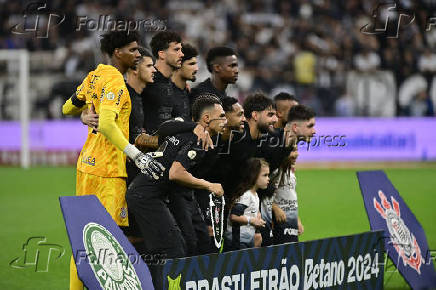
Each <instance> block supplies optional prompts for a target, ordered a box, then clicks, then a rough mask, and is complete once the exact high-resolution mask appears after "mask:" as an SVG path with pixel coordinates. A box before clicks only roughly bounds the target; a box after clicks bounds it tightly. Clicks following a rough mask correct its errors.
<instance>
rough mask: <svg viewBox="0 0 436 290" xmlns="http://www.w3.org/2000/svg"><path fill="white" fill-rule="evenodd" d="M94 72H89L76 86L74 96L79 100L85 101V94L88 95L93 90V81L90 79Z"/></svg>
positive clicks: (92, 77)
mask: <svg viewBox="0 0 436 290" xmlns="http://www.w3.org/2000/svg"><path fill="white" fill-rule="evenodd" d="M94 78H95V76H94V72H93V71H92V72H90V73H89V74H88V75H87V76H86V78H85V79H84V80H83V82H82V83H81V84H80V85H79V86H78V87H77V89H76V98H77V99H78V100H79V101H82V102H86V96H89V95H91V94H92V92H93V91H94V90H95V87H93V83H94V82H91V80H92V79H94Z"/></svg>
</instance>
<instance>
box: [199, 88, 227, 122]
mask: <svg viewBox="0 0 436 290" xmlns="http://www.w3.org/2000/svg"><path fill="white" fill-rule="evenodd" d="M215 104H217V105H222V103H221V101H220V99H219V98H218V97H217V96H216V95H214V94H201V95H199V96H198V97H197V98H196V99H195V101H194V103H193V104H192V119H193V120H194V122H198V121H199V120H200V117H201V114H203V112H204V110H206V109H207V108H209V107H213V106H214V105H215Z"/></svg>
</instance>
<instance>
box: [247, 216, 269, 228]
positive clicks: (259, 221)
mask: <svg viewBox="0 0 436 290" xmlns="http://www.w3.org/2000/svg"><path fill="white" fill-rule="evenodd" d="M250 224H251V225H252V226H255V227H256V228H264V227H265V224H266V222H265V221H264V220H263V219H261V218H258V217H256V218H251V219H250Z"/></svg>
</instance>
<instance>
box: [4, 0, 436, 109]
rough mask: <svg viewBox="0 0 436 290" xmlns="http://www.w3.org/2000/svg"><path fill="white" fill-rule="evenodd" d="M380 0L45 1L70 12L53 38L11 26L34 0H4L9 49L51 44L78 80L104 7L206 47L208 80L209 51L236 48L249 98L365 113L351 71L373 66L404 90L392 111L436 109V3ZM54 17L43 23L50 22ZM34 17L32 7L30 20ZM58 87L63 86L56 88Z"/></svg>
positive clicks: (88, 65) (89, 62)
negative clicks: (280, 96)
mask: <svg viewBox="0 0 436 290" xmlns="http://www.w3.org/2000/svg"><path fill="white" fill-rule="evenodd" d="M381 2H383V1H378V0H367V1H359V0H347V1H332V0H253V1H249V0H224V1H211V0H202V1H201V0H197V1H183V0H180V1H174V0H167V1H165V0H159V1H157V0H149V1H136V0H121V1H115V0H112V1H111V0H106V1H88V0H84V1H80V0H66V1H60V0H57V1H56V0H54V1H46V2H45V3H46V4H47V6H46V8H44V9H41V10H40V11H49V12H50V13H54V14H56V15H61V16H62V15H65V19H64V21H63V22H62V23H61V24H60V25H58V26H56V25H53V23H54V21H55V20H56V17H55V16H54V17H53V18H52V23H51V24H52V26H51V27H50V31H49V33H48V35H49V37H47V38H43V37H41V38H36V37H35V34H34V33H24V34H21V35H17V34H12V33H11V27H13V26H14V25H15V24H17V23H23V10H25V8H26V5H27V3H28V2H24V1H6V0H0V7H1V9H0V49H17V48H27V49H29V50H31V51H52V52H53V59H54V60H53V63H58V64H59V65H48V64H47V67H48V68H50V69H51V70H53V71H57V72H62V73H63V74H64V75H65V80H66V81H67V82H68V81H70V82H73V80H74V81H76V80H78V79H80V78H81V77H83V76H84V75H85V74H86V73H87V72H88V71H89V70H91V69H93V68H94V67H95V65H96V63H98V62H101V61H102V59H101V56H100V53H99V51H98V50H97V49H96V47H98V36H99V35H100V34H101V33H102V32H101V31H98V29H89V27H81V28H80V29H78V27H79V25H78V19H84V18H83V17H87V18H86V19H95V20H98V19H99V17H101V16H102V15H107V16H108V17H111V18H112V19H132V20H136V19H143V20H146V25H143V26H142V30H140V33H141V34H142V35H143V37H144V38H143V39H144V45H146V44H147V43H148V42H149V40H150V39H151V36H152V35H153V34H154V33H155V32H156V31H158V30H162V29H171V30H175V31H177V32H179V33H180V34H181V35H182V36H183V39H184V41H186V42H189V43H191V44H193V45H195V46H197V48H198V49H199V51H200V56H201V57H200V60H201V61H202V62H200V67H201V70H200V72H199V74H198V78H197V80H198V81H200V82H201V81H203V80H204V79H205V78H207V70H206V67H205V65H204V56H205V54H206V52H207V50H208V49H209V48H210V47H213V46H216V45H227V46H231V47H233V48H234V49H235V50H236V51H237V53H238V60H239V65H240V78H239V80H238V83H237V85H236V86H235V87H234V88H233V90H231V92H232V94H231V95H232V96H234V97H238V98H240V99H243V98H244V97H245V96H246V95H247V94H248V92H252V91H253V90H262V91H264V92H266V93H268V94H270V95H274V94H275V93H277V92H279V91H287V92H290V93H294V94H295V95H296V96H297V97H298V98H299V99H300V100H301V102H302V103H304V104H307V105H310V106H312V107H313V108H315V110H316V111H317V113H318V114H319V115H321V116H356V115H357V116H358V115H365V114H367V113H368V112H363V111H362V110H360V109H359V108H356V105H355V104H353V100H352V97H350V95H349V92H348V90H347V74H348V72H349V71H357V72H360V73H361V75H362V78H364V77H365V76H366V75H371V74H372V73H373V72H374V71H389V72H390V73H391V74H392V77H393V81H394V85H395V88H396V89H395V92H394V93H393V94H394V96H395V102H394V103H395V109H394V110H393V112H394V113H393V114H394V115H397V116H398V115H400V116H401V115H408V116H432V115H434V105H435V104H434V101H433V100H434V99H432V97H433V98H436V81H433V77H434V75H435V72H436V1H435V0H420V1H412V0H400V1H397V3H396V7H393V5H390V6H389V7H392V8H390V9H386V6H384V7H379V4H380V3H381ZM41 13H42V12H41ZM45 13H47V12H45ZM47 15H48V14H46V15H45V17H41V19H42V20H41V21H46V22H48V18H49V17H47ZM401 15H403V16H401ZM31 19H32V18H31V17H29V15H28V16H27V20H31ZM32 21H33V22H32ZM32 21H30V22H31V23H35V22H34V20H32ZM432 23H433V25H431V24H432ZM385 24H386V25H385ZM42 26H43V25H42ZM385 26H386V29H384V31H383V29H381V30H380V27H382V28H383V27H385ZM398 27H399V30H398V33H396V32H397V28H398ZM91 28H92V27H91ZM376 29H378V31H376ZM374 32H378V33H374ZM63 87H65V85H62V86H61V88H63ZM59 89H60V88H56V84H55V85H54V88H53V90H54V91H55V92H56V91H57V90H59ZM53 90H52V92H53ZM52 94H53V93H51V95H52ZM67 97H69V95H68V96H67Z"/></svg>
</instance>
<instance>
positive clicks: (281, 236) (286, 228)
mask: <svg viewBox="0 0 436 290" xmlns="http://www.w3.org/2000/svg"><path fill="white" fill-rule="evenodd" d="M297 233H298V225H296V224H295V222H292V223H290V222H289V221H286V222H283V223H275V224H274V228H273V243H274V245H279V244H284V243H296V242H298V234H297Z"/></svg>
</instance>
